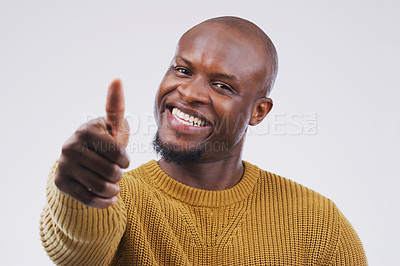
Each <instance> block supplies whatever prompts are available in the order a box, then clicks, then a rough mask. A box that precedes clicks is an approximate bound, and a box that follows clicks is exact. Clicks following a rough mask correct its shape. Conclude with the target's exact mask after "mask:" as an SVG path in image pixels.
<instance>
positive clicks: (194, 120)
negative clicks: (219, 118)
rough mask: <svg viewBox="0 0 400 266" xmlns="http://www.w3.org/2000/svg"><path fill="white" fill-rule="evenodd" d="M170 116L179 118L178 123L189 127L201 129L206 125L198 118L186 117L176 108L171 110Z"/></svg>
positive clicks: (186, 115)
mask: <svg viewBox="0 0 400 266" xmlns="http://www.w3.org/2000/svg"><path fill="white" fill-rule="evenodd" d="M172 115H173V116H175V117H179V118H180V119H179V121H180V122H181V123H183V124H186V125H190V126H196V127H202V126H204V125H205V123H206V122H205V121H204V120H202V119H200V118H198V117H194V116H192V115H188V114H186V113H184V112H182V111H181V110H179V109H178V108H176V107H175V108H173V109H172Z"/></svg>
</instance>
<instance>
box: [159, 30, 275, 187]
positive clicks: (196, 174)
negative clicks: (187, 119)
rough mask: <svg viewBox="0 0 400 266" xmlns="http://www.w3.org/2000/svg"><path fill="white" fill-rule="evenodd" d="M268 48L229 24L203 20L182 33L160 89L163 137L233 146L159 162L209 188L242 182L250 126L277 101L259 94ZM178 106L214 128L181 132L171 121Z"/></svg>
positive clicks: (171, 172)
mask: <svg viewBox="0 0 400 266" xmlns="http://www.w3.org/2000/svg"><path fill="white" fill-rule="evenodd" d="M264 53H265V52H264V50H263V49H262V45H261V46H260V44H259V43H258V42H257V41H254V40H252V39H248V38H246V36H245V35H243V34H242V33H241V32H239V31H235V30H229V29H227V28H226V27H225V26H224V25H215V24H213V25H211V24H208V23H204V24H201V25H199V26H197V27H195V28H194V29H192V30H191V31H189V32H188V33H186V34H185V35H184V36H183V37H182V38H181V40H180V42H179V44H178V49H177V51H176V54H175V56H174V59H173V60H172V63H171V65H170V68H169V70H168V71H167V73H166V75H165V77H164V79H163V81H162V82H161V85H160V87H159V91H158V94H157V100H156V106H155V115H156V117H157V122H158V126H159V136H160V139H161V141H162V142H164V143H173V144H174V145H178V146H182V147H187V146H189V145H190V144H192V145H193V143H195V144H196V145H201V144H202V143H203V144H204V145H206V144H205V143H208V144H210V143H211V145H210V146H211V147H214V146H213V145H212V144H213V143H226V144H227V146H228V147H229V148H228V149H227V150H225V149H224V150H221V151H215V150H212V149H210V150H207V151H206V152H205V153H204V154H203V156H202V157H201V158H200V159H199V160H198V161H196V162H194V163H189V164H185V165H176V164H173V163H168V162H166V161H165V160H164V159H161V160H160V161H159V165H160V167H161V168H162V169H163V170H164V171H165V172H166V173H167V174H168V175H169V176H171V177H173V178H174V179H176V180H177V181H179V182H181V183H184V184H186V185H188V186H191V187H194V188H199V189H206V190H223V189H227V188H230V187H233V186H234V185H235V184H237V183H238V182H239V180H240V178H241V177H242V175H243V172H244V169H243V165H242V162H241V154H242V149H243V144H244V138H245V132H246V130H247V127H248V125H256V124H258V123H260V122H261V121H262V120H263V119H264V117H265V116H266V115H267V114H268V112H269V111H270V110H271V108H272V100H271V99H269V98H266V97H263V96H262V93H260V91H262V89H260V88H262V87H263V84H264V81H265V75H266V73H265V72H266V69H265V66H264V64H263V63H262V61H261V60H260V58H262V57H263V56H264ZM173 107H177V108H179V109H181V110H183V111H184V112H186V113H190V114H192V115H194V116H199V117H204V118H205V119H206V120H207V121H208V123H209V124H210V125H211V127H209V129H208V130H205V132H197V131H196V132H190V131H189V132H186V131H179V128H178V129H176V128H174V127H172V126H170V124H169V123H168V119H167V116H168V112H169V111H170V110H171V108H173ZM217 147H218V146H217Z"/></svg>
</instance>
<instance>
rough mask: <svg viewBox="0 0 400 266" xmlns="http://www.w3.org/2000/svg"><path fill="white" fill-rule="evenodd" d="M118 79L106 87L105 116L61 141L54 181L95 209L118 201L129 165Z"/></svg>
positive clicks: (126, 123)
mask: <svg viewBox="0 0 400 266" xmlns="http://www.w3.org/2000/svg"><path fill="white" fill-rule="evenodd" d="M124 111H125V101H124V94H123V89H122V85H121V81H120V80H118V79H116V80H114V81H113V82H112V83H111V85H110V87H109V88H108V94H107V102H106V113H107V116H106V117H101V118H97V119H94V120H91V121H89V122H87V123H85V124H83V125H81V126H80V127H79V128H78V129H77V130H76V131H75V133H74V134H73V135H72V136H71V137H70V138H69V139H68V140H67V141H66V142H65V143H64V145H63V148H62V153H61V157H60V160H59V162H58V168H57V172H56V174H55V177H54V183H55V185H56V186H57V188H58V189H59V190H60V191H61V192H62V193H64V194H66V195H68V196H70V197H72V198H74V199H75V200H77V201H79V202H81V203H83V204H85V205H87V206H90V207H94V208H101V209H103V208H107V207H108V206H110V205H112V204H114V203H115V202H116V201H117V195H118V193H119V190H120V187H119V183H118V181H119V180H120V179H121V178H122V169H123V168H127V167H128V166H129V157H128V154H127V152H126V151H125V148H126V145H127V144H128V140H129V125H128V122H127V121H126V119H125V118H124Z"/></svg>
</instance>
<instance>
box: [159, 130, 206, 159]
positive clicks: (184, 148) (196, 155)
mask: <svg viewBox="0 0 400 266" xmlns="http://www.w3.org/2000/svg"><path fill="white" fill-rule="evenodd" d="M159 135H160V134H159V132H157V134H156V135H155V136H154V140H153V146H154V150H155V151H156V152H157V154H159V155H160V156H161V158H162V159H163V160H164V161H166V162H168V163H175V164H177V165H182V164H187V163H193V162H196V161H198V160H200V159H201V157H202V155H203V153H204V151H205V149H204V148H203V147H202V145H199V144H195V143H194V142H193V143H192V144H190V142H189V143H186V144H183V143H180V144H177V143H173V142H165V141H163V140H162V139H161V138H160V136H159Z"/></svg>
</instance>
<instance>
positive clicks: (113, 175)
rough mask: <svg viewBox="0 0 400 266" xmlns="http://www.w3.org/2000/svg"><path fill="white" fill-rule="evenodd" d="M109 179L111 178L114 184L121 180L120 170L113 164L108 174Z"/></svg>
mask: <svg viewBox="0 0 400 266" xmlns="http://www.w3.org/2000/svg"><path fill="white" fill-rule="evenodd" d="M110 177H111V179H112V181H114V182H116V181H119V180H120V179H121V177H122V170H121V168H120V167H119V166H118V165H116V164H113V167H112V172H111V173H110Z"/></svg>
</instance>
